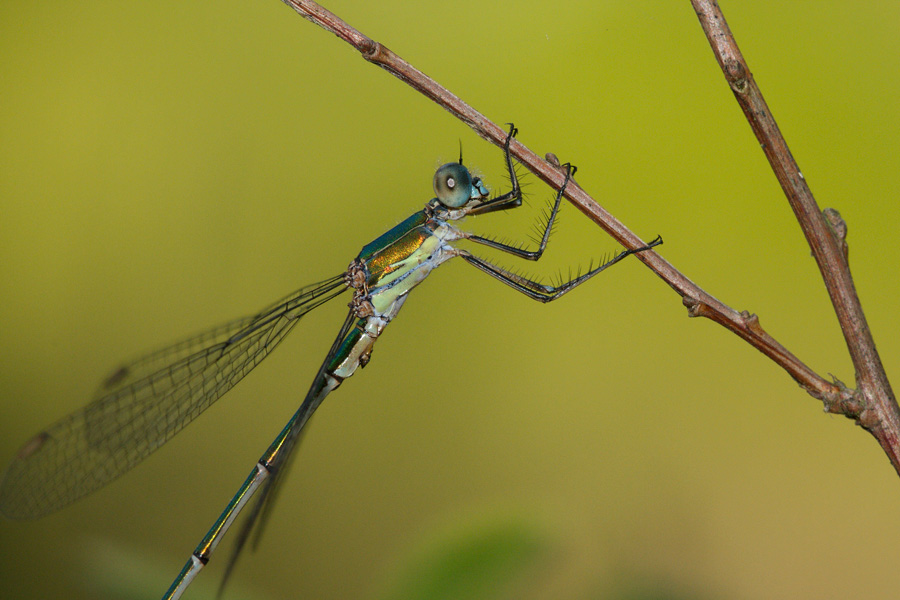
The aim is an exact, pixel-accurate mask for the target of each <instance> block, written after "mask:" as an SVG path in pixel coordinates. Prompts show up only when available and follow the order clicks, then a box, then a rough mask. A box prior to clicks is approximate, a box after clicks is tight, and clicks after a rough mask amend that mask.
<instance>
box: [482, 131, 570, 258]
mask: <svg viewBox="0 0 900 600" xmlns="http://www.w3.org/2000/svg"><path fill="white" fill-rule="evenodd" d="M506 152H507V162H509V160H510V158H509V144H508V143H507V145H506ZM510 164H511V163H510ZM562 166H563V167H565V169H566V178H565V179H564V180H563V184H562V186H560V188H559V191H558V192H557V194H556V200H555V201H554V202H553V208H552V209H551V210H550V215H549V216H548V217H547V220H546V222H545V223H544V232H543V233H542V234H541V242H540V244H538V249H537V250H525V249H524V248H519V247H518V246H512V245H509V244H504V243H502V242H498V241H496V240H492V239H490V238H485V237H481V236H479V235H474V234H473V235H470V236H468V238H467V239H470V240H472V241H473V242H476V243H478V244H482V245H484V246H488V247H490V248H494V249H496V250H501V251H503V252H507V253H509V254H512V255H513V256H518V257H519V258H524V259H525V260H538V259H539V258H540V257H541V256H542V255H543V254H544V249H545V248H546V247H547V240H549V239H550V232H551V231H552V229H553V223H554V222H555V221H556V215H557V213H559V207H560V204H561V203H562V199H563V195H564V194H565V193H566V187H567V186H568V185H569V180H570V179H571V178H572V176H573V175H575V172H576V171H577V170H578V167H576V166H574V165H571V164H569V163H566V164H564V165H562ZM515 187H516V189H518V183H516V186H515Z"/></svg>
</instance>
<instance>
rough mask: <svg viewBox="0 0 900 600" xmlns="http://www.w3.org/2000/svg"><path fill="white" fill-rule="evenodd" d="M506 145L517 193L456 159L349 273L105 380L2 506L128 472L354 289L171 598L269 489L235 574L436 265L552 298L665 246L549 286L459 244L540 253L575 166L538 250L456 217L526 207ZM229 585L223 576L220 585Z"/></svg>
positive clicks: (30, 459) (29, 460)
mask: <svg viewBox="0 0 900 600" xmlns="http://www.w3.org/2000/svg"><path fill="white" fill-rule="evenodd" d="M515 135H516V129H515V127H513V126H512V125H510V129H509V134H508V135H507V138H506V142H505V144H504V158H505V161H506V169H507V171H508V173H509V178H510V181H511V184H512V189H511V190H510V191H509V192H507V193H505V194H502V195H498V196H495V197H493V198H491V197H490V196H489V192H488V189H487V187H486V186H485V185H484V184H483V183H482V181H481V179H480V178H478V177H474V176H472V174H471V173H470V172H469V170H468V169H467V168H466V167H464V166H463V164H462V157H460V159H459V162H457V163H448V164H445V165H443V166H441V167H440V168H439V169H438V170H437V172H436V173H435V175H434V193H435V196H436V197H435V198H433V199H432V200H431V201H429V202H428V203H427V204H426V205H425V208H424V209H422V210H420V211H418V212H416V213H414V214H413V215H412V216H410V217H409V218H407V219H406V220H405V221H403V222H402V223H400V224H398V225H397V226H395V227H394V228H392V229H391V230H389V231H387V232H386V233H384V234H383V235H381V236H380V237H378V238H377V239H375V240H374V241H372V242H371V243H369V244H367V245H366V246H364V247H363V249H362V251H361V252H360V253H359V256H357V257H356V258H355V259H354V260H353V262H351V263H350V266H349V267H348V269H347V271H346V272H344V273H342V274H340V275H338V276H336V277H332V278H330V279H326V280H325V281H322V282H319V283H316V284H314V285H311V286H308V287H305V288H302V289H300V290H298V291H297V292H294V293H293V294H291V295H290V296H287V297H286V298H284V299H282V300H280V301H278V302H276V303H275V304H273V305H271V306H269V307H268V308H266V309H265V310H263V311H262V312H260V313H259V314H257V315H254V316H252V317H247V318H244V319H239V320H237V321H233V322H231V323H227V324H225V325H223V326H221V327H217V328H215V329H212V330H210V331H207V332H204V333H202V334H200V335H197V336H194V337H191V338H188V339H186V340H184V341H182V342H180V343H178V344H175V345H173V346H171V347H169V348H166V349H164V350H161V351H159V352H155V353H153V354H150V355H148V356H145V357H143V358H141V359H140V360H137V361H135V362H132V363H131V364H128V365H125V366H123V367H121V368H120V369H118V370H117V371H116V372H115V373H114V374H113V375H112V376H110V377H109V378H108V379H107V380H106V381H105V382H104V383H103V384H102V386H101V388H100V390H99V392H98V394H97V398H96V399H95V400H94V401H92V402H91V403H90V404H88V405H87V406H86V407H84V408H83V409H81V410H79V411H77V412H75V413H73V414H71V415H69V416H68V417H65V418H64V419H62V420H61V421H58V422H57V423H55V424H54V425H51V426H50V427H48V428H47V429H45V430H44V431H42V432H40V433H39V434H37V435H36V436H34V437H33V438H32V439H31V440H29V441H28V442H26V443H25V445H24V446H22V448H21V450H19V453H18V454H17V456H16V457H15V459H14V460H13V462H12V464H11V465H10V466H9V468H8V469H7V471H6V474H5V476H4V479H3V481H2V484H0V512H2V513H3V514H4V515H6V516H7V517H10V518H13V519H31V518H37V517H40V516H43V515H46V514H48V513H51V512H53V511H55V510H58V509H60V508H62V507H64V506H66V505H68V504H70V503H72V502H74V501H75V500H77V499H79V498H81V497H82V496H84V495H86V494H89V493H91V492H93V491H94V490H97V489H98V488H100V487H102V486H104V485H106V484H107V483H109V482H110V481H112V480H113V479H115V478H117V477H118V476H120V475H122V474H123V473H125V472H126V471H128V470H129V469H131V468H132V467H133V466H135V465H136V464H137V463H138V462H140V461H141V460H143V459H144V458H146V457H147V456H148V455H149V454H150V453H151V452H153V451H154V450H156V449H157V448H159V447H160V446H162V445H163V444H164V443H166V442H167V441H168V440H169V439H170V438H171V437H172V436H173V435H175V434H176V433H177V432H178V431H180V430H181V429H182V428H183V427H184V426H185V425H187V424H188V423H190V422H191V420H193V419H194V417H196V416H197V415H199V414H200V413H201V412H203V411H204V410H205V409H206V408H208V407H209V406H210V405H211V404H212V403H213V402H215V401H216V400H217V399H218V398H219V397H220V396H222V394H224V393H225V392H227V391H228V390H230V389H231V388H232V387H233V386H234V385H235V384H236V383H237V382H238V381H240V379H242V378H243V377H244V375H246V374H247V373H248V372H249V371H250V370H251V369H253V367H255V366H256V365H258V364H259V363H260V361H262V359H263V358H265V357H266V356H267V355H268V354H269V352H271V351H272V350H273V349H274V348H275V346H277V345H278V343H279V342H280V341H281V340H282V339H283V338H284V336H285V335H287V333H288V332H289V331H290V330H291V329H292V328H293V327H294V325H296V324H297V322H298V321H299V320H300V318H301V317H303V316H304V315H305V314H306V313H308V312H309V311H311V310H312V309H314V308H316V307H317V306H319V305H321V304H323V303H325V302H327V301H329V300H331V299H333V298H335V297H336V296H338V295H340V294H341V293H343V292H345V291H347V290H352V294H353V297H352V299H351V301H350V312H349V314H348V315H347V318H346V320H345V321H344V324H343V325H342V326H341V329H340V331H339V332H338V335H337V337H336V338H335V340H334V343H333V344H332V346H331V349H330V350H329V351H328V354H326V355H325V360H324V361H323V362H322V366H321V367H319V370H318V372H317V373H316V377H315V379H314V380H313V383H312V386H311V387H310V389H309V391H308V392H307V394H306V397H305V398H304V400H303V403H302V404H301V405H300V408H299V409H298V410H297V412H296V413H295V414H294V416H293V417H292V418H291V419H290V421H288V423H287V425H285V427H284V429H282V431H281V433H279V434H278V436H277V437H276V438H275V440H274V441H273V442H272V444H271V445H270V446H269V448H268V449H267V450H266V451H265V453H264V454H263V455H262V457H261V458H260V459H259V462H257V463H256V466H254V467H253V471H251V473H250V475H249V476H248V477H247V479H246V480H245V481H244V483H243V485H241V487H240V489H238V491H237V493H236V494H235V495H234V497H233V498H232V499H231V501H230V502H229V503H228V505H227V506H226V508H225V510H224V511H223V512H222V514H221V515H220V516H219V518H218V520H217V521H216V523H215V524H214V525H213V526H212V528H211V529H210V530H209V531H208V532H207V534H206V536H205V537H204V538H203V540H202V541H201V542H200V544H199V545H198V546H197V548H196V549H195V550H194V552H193V554H192V555H191V557H190V559H189V560H188V561H187V563H186V564H185V566H184V568H183V569H182V571H181V573H179V574H178V577H177V578H176V579H175V581H174V582H173V583H172V586H171V587H170V588H169V590H168V591H167V592H166V594H165V596H164V598H167V599H169V598H178V597H180V596H181V594H182V593H183V592H184V590H185V589H186V588H187V586H188V585H189V584H190V582H191V580H192V579H193V578H194V577H195V576H196V575H197V573H198V572H199V571H200V569H202V568H203V566H204V565H205V564H206V563H207V562H208V561H209V558H210V556H211V555H212V553H213V550H214V549H215V547H216V545H217V544H218V543H219V541H220V540H221V539H222V537H223V536H224V534H225V532H226V531H227V530H228V529H229V527H230V526H231V524H232V522H233V521H234V519H235V518H236V517H237V516H238V514H239V513H240V511H241V510H242V509H243V508H244V506H245V505H246V504H247V502H248V501H249V500H250V499H251V497H253V495H254V494H255V493H256V492H257V491H258V490H260V488H261V492H260V495H259V498H258V499H257V502H256V503H255V504H254V507H253V510H252V512H251V514H250V516H249V517H248V518H247V519H246V520H245V522H244V524H243V526H242V530H241V532H240V534H239V537H238V540H237V542H236V544H235V550H234V552H233V554H232V556H231V560H230V562H229V565H228V569H227V570H226V577H227V575H228V573H229V572H230V571H231V567H232V566H233V564H234V561H235V559H236V558H237V556H238V553H239V551H240V549H241V548H242V547H243V545H244V542H245V541H246V539H247V536H248V534H249V533H250V531H251V529H252V528H253V526H254V524H255V523H260V522H262V521H264V518H261V517H264V516H265V513H266V511H267V509H268V507H269V506H271V503H269V502H267V500H268V499H270V498H271V493H272V490H273V489H275V486H276V484H277V482H278V481H279V479H280V476H281V474H282V473H283V472H284V469H283V467H284V466H285V465H286V463H287V462H288V459H289V457H290V456H291V453H292V451H293V450H294V448H295V447H296V443H297V440H298V439H299V436H300V433H301V432H302V431H303V427H304V425H305V424H306V422H307V421H308V420H309V418H310V416H311V415H312V414H313V412H315V410H316V409H317V408H318V407H319V405H320V404H321V403H322V401H323V400H324V399H325V397H326V396H327V395H328V394H329V393H330V392H331V391H332V390H334V389H336V388H337V387H338V386H339V385H340V384H341V382H342V381H343V380H344V379H346V378H347V377H350V376H351V375H353V373H354V372H355V371H356V369H357V368H358V367H364V366H365V365H366V364H367V363H368V362H369V359H370V357H371V355H372V348H373V346H374V344H375V341H376V340H377V339H378V336H379V335H380V334H381V332H382V331H383V330H384V328H385V327H387V325H388V324H389V323H390V322H391V320H392V319H393V318H394V317H395V316H396V315H397V312H398V311H399V310H400V307H401V306H403V303H404V302H405V301H406V298H407V296H408V294H409V292H410V291H411V290H412V289H413V288H414V287H416V286H417V285H418V284H419V283H421V282H422V280H424V279H425V277H426V276H428V274H429V273H431V271H432V270H433V269H435V268H436V267H438V266H439V265H441V264H442V263H444V262H446V261H447V260H450V259H451V258H454V257H457V256H458V257H460V258H462V259H463V260H465V261H466V262H468V263H469V264H471V265H474V266H475V267H477V268H479V269H481V270H482V271H484V272H485V273H487V274H488V275H490V276H491V277H494V278H496V279H498V280H500V281H502V282H503V283H505V284H507V285H509V286H510V287H512V288H513V289H515V290H517V291H519V292H521V293H523V294H525V295H526V296H528V297H530V298H533V299H535V300H539V301H541V302H549V301H551V300H555V299H557V298H559V297H560V296H562V295H563V294H565V293H566V292H568V291H570V290H571V289H573V288H575V287H577V286H579V285H581V284H582V283H584V282H585V281H587V280H588V279H590V278H591V277H593V276H594V275H596V274H597V273H599V272H601V271H603V270H604V269H606V268H607V267H609V266H611V265H613V264H615V263H617V262H619V261H620V260H622V259H624V258H625V257H626V256H628V255H629V254H634V253H636V252H643V251H645V250H648V249H650V248H653V247H654V246H657V245H659V244H661V243H662V240H661V239H660V238H658V237H657V238H656V239H655V240H653V241H652V242H650V243H649V244H647V245H646V246H643V247H640V248H637V249H633V250H625V251H623V252H621V253H619V254H618V255H616V256H615V257H614V258H612V259H611V260H609V261H607V262H605V263H603V264H601V265H600V266H598V267H596V268H592V269H589V270H588V271H587V272H586V273H584V274H583V275H580V276H577V277H575V278H572V279H569V280H568V281H565V282H560V283H559V285H556V286H551V285H544V284H542V283H539V282H537V281H533V280H531V279H528V278H526V277H523V276H521V275H517V274H515V273H512V272H510V271H507V270H505V269H502V268H500V267H497V266H495V265H493V264H491V263H489V262H487V261H485V260H483V259H481V258H479V257H477V256H475V255H473V254H471V253H470V252H468V251H467V250H464V249H461V248H457V247H456V246H455V245H454V242H458V241H460V240H469V241H471V242H475V243H477V244H482V245H485V246H489V247H491V248H494V249H496V250H500V251H503V252H507V253H509V254H512V255H513V256H517V257H519V258H524V259H527V260H538V259H539V258H540V257H541V255H542V254H543V252H544V249H545V248H546V246H547V240H548V239H549V236H550V231H551V230H552V228H553V223H554V220H555V219H556V215H557V212H558V211H559V207H560V202H561V200H562V197H563V194H564V193H565V189H566V186H567V185H568V183H569V179H570V177H571V175H572V173H573V172H574V168H573V167H570V166H569V165H564V167H565V169H566V177H565V180H564V182H563V185H562V187H560V189H559V191H558V193H557V194H556V200H555V202H554V204H553V207H552V209H551V210H550V213H549V215H548V216H547V218H546V221H545V222H544V223H543V232H542V235H541V238H540V242H539V244H538V248H537V249H536V250H526V249H524V248H522V247H519V246H514V245H509V244H505V243H501V242H498V241H496V240H493V239H490V238H486V237H481V236H478V235H475V234H472V233H469V232H466V231H463V230H460V229H458V228H457V227H455V226H454V225H453V223H454V222H455V221H459V220H461V219H463V218H464V217H466V216H468V215H479V214H485V213H489V212H494V211H500V210H509V209H512V208H516V207H518V206H520V205H521V204H522V193H521V190H520V188H519V182H518V179H517V178H516V172H515V168H514V165H513V160H512V157H511V155H510V150H509V146H510V142H511V141H512V139H513V137H514V136H515ZM223 584H224V581H223Z"/></svg>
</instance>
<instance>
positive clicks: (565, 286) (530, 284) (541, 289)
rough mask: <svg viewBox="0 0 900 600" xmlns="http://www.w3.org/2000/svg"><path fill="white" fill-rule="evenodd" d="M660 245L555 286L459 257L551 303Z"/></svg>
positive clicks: (469, 257)
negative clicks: (618, 265) (603, 272)
mask: <svg viewBox="0 0 900 600" xmlns="http://www.w3.org/2000/svg"><path fill="white" fill-rule="evenodd" d="M660 244H662V237H660V236H657V237H656V239H654V240H653V241H652V242H650V243H649V244H647V245H646V246H641V247H640V248H635V249H634V250H625V251H623V252H620V253H619V254H617V255H616V256H615V257H614V258H613V259H612V260H609V261H607V262H605V263H603V264H602V265H600V266H599V267H597V268H594V269H591V270H590V271H588V272H587V273H585V274H584V275H581V276H580V277H575V278H574V279H570V280H569V281H567V282H565V283H562V284H560V285H557V286H552V285H545V284H543V283H540V282H538V281H534V280H532V279H528V278H526V277H522V276H521V275H516V274H515V273H511V272H509V271H507V270H506V269H501V268H500V267H498V266H496V265H493V264H491V263H489V262H487V261H486V260H483V259H481V258H478V257H477V256H473V255H472V254H470V253H468V252H461V253H460V256H461V257H462V258H464V259H465V260H466V262H468V263H469V264H471V265H475V266H476V267H478V268H479V269H481V270H482V271H484V272H485V273H487V274H488V275H490V276H491V277H494V278H495V279H499V280H500V281H502V282H503V283H505V284H506V285H508V286H510V287H511V288H513V289H514V290H516V291H518V292H521V293H523V294H525V295H526V296H528V297H529V298H532V299H534V300H537V301H538V302H551V301H553V300H556V299H557V298H559V297H560V296H562V295H563V294H565V293H566V292H569V291H570V290H572V289H574V288H576V287H578V286H579V285H581V284H582V283H584V282H585V281H587V280H588V279H590V278H591V277H593V276H594V275H596V274H597V273H599V272H600V271H603V270H604V269H606V268H607V267H611V266H612V265H614V264H616V263H617V262H619V261H620V260H622V259H623V258H625V257H626V256H628V255H629V254H637V253H638V252H644V251H645V250H649V249H651V248H653V247H655V246H659V245H660Z"/></svg>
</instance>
